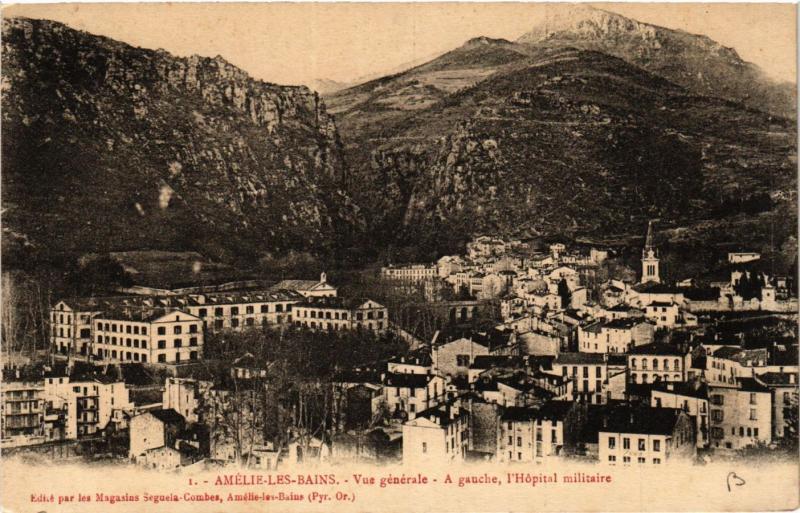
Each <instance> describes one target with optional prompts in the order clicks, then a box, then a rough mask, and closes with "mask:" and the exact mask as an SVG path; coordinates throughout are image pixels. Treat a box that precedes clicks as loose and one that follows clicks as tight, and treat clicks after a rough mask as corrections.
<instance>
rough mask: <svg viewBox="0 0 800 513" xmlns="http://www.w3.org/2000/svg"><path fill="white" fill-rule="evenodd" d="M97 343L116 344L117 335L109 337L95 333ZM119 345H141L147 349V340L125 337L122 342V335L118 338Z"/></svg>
mask: <svg viewBox="0 0 800 513" xmlns="http://www.w3.org/2000/svg"><path fill="white" fill-rule="evenodd" d="M97 343H98V344H110V345H112V346H115V345H117V337H110V336H105V337H104V336H103V335H97ZM119 345H125V346H127V347H137V348H138V347H141V348H142V349H147V340H139V339H136V338H134V339H130V338H128V339H125V341H124V344H123V340H122V337H120V338H119Z"/></svg>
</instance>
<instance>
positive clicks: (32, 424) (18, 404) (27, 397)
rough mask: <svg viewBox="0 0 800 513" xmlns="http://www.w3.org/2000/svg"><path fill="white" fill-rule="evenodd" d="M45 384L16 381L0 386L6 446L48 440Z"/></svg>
mask: <svg viewBox="0 0 800 513" xmlns="http://www.w3.org/2000/svg"><path fill="white" fill-rule="evenodd" d="M43 395H44V385H43V384H42V383H41V382H26V381H12V382H5V383H3V384H2V387H0V398H1V399H2V400H0V405H2V416H0V439H1V440H2V445H3V447H13V446H18V445H32V444H38V443H42V442H44V441H45V437H44V413H45V408H44V406H45V405H44V398H43Z"/></svg>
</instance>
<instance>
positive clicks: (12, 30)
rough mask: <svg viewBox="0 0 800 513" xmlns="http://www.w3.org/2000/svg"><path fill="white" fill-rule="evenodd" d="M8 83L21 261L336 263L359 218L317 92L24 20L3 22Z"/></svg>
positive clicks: (11, 194)
mask: <svg viewBox="0 0 800 513" xmlns="http://www.w3.org/2000/svg"><path fill="white" fill-rule="evenodd" d="M2 75H3V98H2V102H3V103H2V107H3V127H2V135H3V143H2V144H3V160H2V166H3V208H4V215H3V224H4V241H3V242H4V244H3V247H4V252H5V253H6V255H7V256H15V255H18V256H25V255H27V254H35V255H40V256H45V257H47V256H49V254H51V253H54V252H61V251H65V252H68V253H79V252H105V251H113V250H131V249H167V250H175V249H183V250H197V251H200V252H202V253H204V254H206V255H208V256H210V257H213V258H222V259H232V258H238V257H246V258H253V257H258V256H260V255H264V254H278V253H281V252H284V251H286V250H290V249H295V250H312V251H317V252H324V251H328V250H330V249H331V248H332V247H333V246H335V245H336V244H337V243H336V241H335V240H334V238H335V237H334V236H333V235H332V234H334V233H346V232H347V231H348V230H347V229H346V228H347V227H348V226H352V225H353V224H355V223H357V222H358V220H357V215H356V213H355V209H354V208H353V207H352V205H351V204H350V201H349V199H348V198H347V196H346V195H345V194H344V193H343V192H342V189H343V186H344V184H345V179H346V177H345V172H344V166H343V162H342V156H341V150H340V143H339V141H338V135H337V130H336V126H335V124H334V122H333V119H332V117H331V116H330V115H328V113H327V111H326V108H325V104H324V102H323V101H322V100H321V99H320V97H319V96H318V95H317V94H316V93H314V92H312V91H310V90H309V89H307V88H306V87H284V86H278V85H274V84H269V83H265V82H261V81H257V80H254V79H252V78H250V77H249V76H248V75H247V73H245V72H244V71H242V70H240V69H238V68H236V67H235V66H233V65H231V64H230V63H228V62H226V61H225V60H224V59H223V58H221V57H216V58H213V59H212V58H206V57H198V56H192V57H188V58H177V57H174V56H172V55H170V54H168V53H166V52H164V51H151V50H144V49H140V48H134V47H131V46H128V45H126V44H123V43H120V42H116V41H113V40H110V39H107V38H103V37H97V36H94V35H90V34H87V33H84V32H80V31H76V30H72V29H70V28H68V27H66V26H64V25H61V24H59V23H55V22H51V21H44V20H32V19H23V18H17V19H13V18H12V19H5V20H3V63H2ZM336 228H339V230H337V229H336ZM18 252H22V253H18ZM9 263H10V262H9Z"/></svg>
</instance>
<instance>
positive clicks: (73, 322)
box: [50, 298, 107, 355]
mask: <svg viewBox="0 0 800 513" xmlns="http://www.w3.org/2000/svg"><path fill="white" fill-rule="evenodd" d="M105 308H107V305H106V302H105V301H104V300H102V299H95V298H87V299H74V300H62V301H59V302H58V303H56V304H55V305H54V306H53V307H52V308H50V346H51V347H52V348H53V351H54V352H56V353H58V354H64V355H65V354H70V355H87V354H89V347H90V345H91V342H92V318H93V317H94V316H95V315H98V314H99V313H101V312H102V311H103V309H105Z"/></svg>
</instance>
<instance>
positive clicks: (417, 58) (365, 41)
mask: <svg viewBox="0 0 800 513" xmlns="http://www.w3.org/2000/svg"><path fill="white" fill-rule="evenodd" d="M591 5H594V6H595V7H600V8H603V9H606V10H609V11H613V12H616V13H618V14H621V15H623V16H627V17H630V18H633V19H636V20H639V21H642V22H646V23H652V24H655V25H660V26H663V27H668V28H674V29H682V30H685V31H687V32H691V33H698V34H704V35H707V36H709V37H710V38H711V39H714V40H715V41H717V42H719V43H721V44H723V45H724V46H730V47H733V48H734V49H736V51H737V52H738V53H739V55H740V56H741V57H742V58H743V59H744V60H747V61H750V62H753V63H755V64H758V65H759V66H760V67H761V68H762V69H764V71H765V72H766V73H767V74H768V75H770V76H771V77H773V78H775V79H778V80H787V81H793V82H794V81H795V78H796V67H797V54H796V13H797V7H796V6H795V5H793V4H743V3H740V4H730V3H725V4H723V3H717V4H685V3H684V4H677V3H671V4H653V3H639V4H637V3H618V4H597V3H595V4H591ZM546 9H547V4H541V3H539V4H534V3H488V4H487V3H407V4H393V3H372V4H362V3H338V4H336V3H316V4H312V3H306V4H302V3H299V4H298V3H293V4H291V3H286V4H281V3H269V4H253V3H250V4H244V3H227V4H219V3H216V4H190V3H170V4H166V3H162V4H134V3H131V4H27V5H15V6H10V7H6V8H4V9H3V16H28V17H32V18H46V19H51V20H56V21H60V22H62V23H65V24H67V25H69V26H70V27H73V28H76V29H80V30H85V31H88V32H91V33H93V34H99V35H104V36H108V37H111V38H113V39H117V40H120V41H124V42H126V43H128V44H131V45H134V46H141V47H145V48H152V49H156V48H163V49H164V50H167V51H168V52H170V53H173V54H175V55H178V56H188V55H192V54H198V55H204V56H209V57H214V56H216V55H221V56H222V57H224V58H225V59H226V60H228V61H229V62H231V63H232V64H234V65H236V66H238V67H240V68H242V69H244V70H245V71H247V72H248V73H249V74H250V75H252V76H253V77H255V78H258V79H261V80H266V81H270V82H275V83H279V84H307V85H311V84H312V83H313V81H314V80H315V79H330V80H336V81H340V82H345V83H352V82H355V81H358V80H359V79H364V78H366V77H370V78H371V77H375V76H379V75H382V74H386V73H389V72H396V71H400V70H402V69H405V68H407V67H410V65H413V64H420V63H422V62H425V61H426V60H429V59H430V58H432V57H434V56H436V55H438V54H441V53H443V52H446V51H448V50H451V49H453V48H456V47H458V46H460V45H461V44H463V43H464V42H465V41H467V40H468V39H470V38H472V37H477V36H489V37H501V38H506V39H510V40H514V39H516V38H518V37H519V36H521V35H522V34H524V33H526V32H527V31H529V30H530V29H531V28H532V27H533V26H534V25H536V24H537V22H538V21H540V20H542V19H543V17H544V15H545V12H546Z"/></svg>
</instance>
